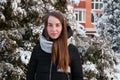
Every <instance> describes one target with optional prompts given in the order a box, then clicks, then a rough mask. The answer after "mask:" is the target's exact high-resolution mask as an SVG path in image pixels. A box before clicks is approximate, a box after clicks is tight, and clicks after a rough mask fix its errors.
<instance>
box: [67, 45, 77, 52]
mask: <svg viewBox="0 0 120 80" xmlns="http://www.w3.org/2000/svg"><path fill="white" fill-rule="evenodd" d="M68 49H69V50H70V51H71V50H78V49H77V47H76V46H75V45H74V44H69V46H68Z"/></svg>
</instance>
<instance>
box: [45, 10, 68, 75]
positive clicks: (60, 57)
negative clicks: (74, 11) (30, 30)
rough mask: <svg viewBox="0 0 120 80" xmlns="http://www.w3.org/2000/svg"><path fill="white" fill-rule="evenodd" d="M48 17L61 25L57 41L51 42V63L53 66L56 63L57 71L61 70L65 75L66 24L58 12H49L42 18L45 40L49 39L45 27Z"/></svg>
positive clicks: (66, 55)
mask: <svg viewBox="0 0 120 80" xmlns="http://www.w3.org/2000/svg"><path fill="white" fill-rule="evenodd" d="M49 16H53V17H55V18H57V19H59V21H60V22H61V24H62V32H61V35H60V36H59V37H58V39H55V40H53V46H52V62H53V63H54V64H55V63H57V69H63V70H64V72H66V73H67V70H68V66H69V53H68V46H67V38H68V34H67V22H66V19H65V18H64V17H63V15H62V14H61V13H60V12H49V13H48V14H47V15H46V16H45V17H44V22H45V24H44V25H45V35H46V38H47V39H49V36H48V33H47V25H48V18H49Z"/></svg>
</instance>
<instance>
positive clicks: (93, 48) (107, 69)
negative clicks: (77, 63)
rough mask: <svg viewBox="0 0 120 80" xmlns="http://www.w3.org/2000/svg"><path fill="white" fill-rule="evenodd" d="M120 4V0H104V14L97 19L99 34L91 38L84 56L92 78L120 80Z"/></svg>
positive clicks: (86, 71)
mask: <svg viewBox="0 0 120 80" xmlns="http://www.w3.org/2000/svg"><path fill="white" fill-rule="evenodd" d="M119 6H120V1H119V0H103V11H104V12H103V15H102V16H101V17H98V18H97V19H96V20H97V21H96V29H97V32H98V34H99V36H95V37H94V38H93V41H92V40H91V42H90V44H91V45H90V47H89V48H88V49H87V52H86V53H85V56H84V60H85V61H84V65H83V69H84V72H85V76H86V77H87V78H88V79H90V80H120V77H119V76H120V69H119V67H120V41H119V39H120V36H119V35H120V7H119ZM86 66H88V67H86Z"/></svg>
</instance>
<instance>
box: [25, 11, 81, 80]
mask: <svg viewBox="0 0 120 80" xmlns="http://www.w3.org/2000/svg"><path fill="white" fill-rule="evenodd" d="M44 20H45V22H44V23H45V28H44V30H43V33H42V35H40V43H39V44H37V45H36V46H35V47H34V49H33V52H32V55H31V58H30V62H29V64H28V71H27V80H83V73H82V63H81V59H80V55H79V53H78V50H77V48H76V47H75V46H74V45H72V44H69V42H68V38H69V37H70V36H71V35H72V30H71V29H70V27H67V24H66V20H65V18H64V17H63V16H62V14H60V13H59V12H50V13H48V14H47V15H46V16H45V19H44Z"/></svg>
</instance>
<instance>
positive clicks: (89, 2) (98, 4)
mask: <svg viewBox="0 0 120 80" xmlns="http://www.w3.org/2000/svg"><path fill="white" fill-rule="evenodd" d="M74 1H75V0H72V3H74ZM102 6H103V4H102V0H80V2H79V4H78V5H73V7H74V14H75V16H76V20H77V21H78V22H79V23H80V24H82V25H83V26H84V27H85V30H86V34H87V35H94V34H95V33H96V30H95V26H94V21H95V15H94V13H96V14H97V15H101V14H102V13H103V11H102V10H101V8H102Z"/></svg>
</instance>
